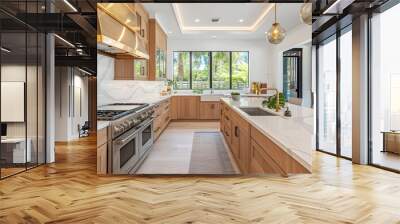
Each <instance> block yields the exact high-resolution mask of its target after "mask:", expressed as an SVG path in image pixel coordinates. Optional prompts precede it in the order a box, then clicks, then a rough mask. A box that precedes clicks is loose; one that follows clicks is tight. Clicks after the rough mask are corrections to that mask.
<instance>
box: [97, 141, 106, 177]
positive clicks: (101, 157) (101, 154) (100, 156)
mask: <svg viewBox="0 0 400 224" xmlns="http://www.w3.org/2000/svg"><path fill="white" fill-rule="evenodd" d="M97 174H107V143H105V144H103V145H101V146H99V147H97Z"/></svg>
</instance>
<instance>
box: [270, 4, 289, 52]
mask: <svg viewBox="0 0 400 224" xmlns="http://www.w3.org/2000/svg"><path fill="white" fill-rule="evenodd" d="M285 36H286V30H285V29H283V27H282V26H281V24H279V23H277V22H276V3H275V22H274V23H273V24H272V27H271V28H270V29H269V30H268V32H267V39H268V41H269V42H270V43H271V44H279V43H281V42H282V40H283V39H285Z"/></svg>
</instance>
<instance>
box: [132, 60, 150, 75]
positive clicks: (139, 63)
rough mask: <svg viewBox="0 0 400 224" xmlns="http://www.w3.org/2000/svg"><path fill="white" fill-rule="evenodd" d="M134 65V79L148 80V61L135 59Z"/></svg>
mask: <svg viewBox="0 0 400 224" xmlns="http://www.w3.org/2000/svg"><path fill="white" fill-rule="evenodd" d="M133 63H134V69H135V70H134V79H135V80H147V61H146V60H143V59H135V60H134V61H133Z"/></svg>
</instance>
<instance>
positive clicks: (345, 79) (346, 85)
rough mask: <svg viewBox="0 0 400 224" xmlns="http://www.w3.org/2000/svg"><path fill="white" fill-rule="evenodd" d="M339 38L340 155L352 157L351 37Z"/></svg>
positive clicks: (349, 34) (344, 35)
mask: <svg viewBox="0 0 400 224" xmlns="http://www.w3.org/2000/svg"><path fill="white" fill-rule="evenodd" d="M351 36H352V35H351V30H350V31H349V32H347V33H345V34H343V35H341V36H340V123H341V124H340V135H341V136H340V143H341V146H340V154H341V155H342V156H345V157H348V158H351V157H352V148H351V141H352V74H353V73H352V72H353V71H352V37H351Z"/></svg>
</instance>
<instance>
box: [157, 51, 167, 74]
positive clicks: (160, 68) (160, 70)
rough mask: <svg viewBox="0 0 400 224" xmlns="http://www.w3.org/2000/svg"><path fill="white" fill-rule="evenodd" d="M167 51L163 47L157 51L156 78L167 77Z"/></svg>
mask: <svg viewBox="0 0 400 224" xmlns="http://www.w3.org/2000/svg"><path fill="white" fill-rule="evenodd" d="M165 66H166V62H165V52H164V51H163V50H161V49H157V51H156V80H163V79H165V78H166V77H167V76H166V72H165Z"/></svg>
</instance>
